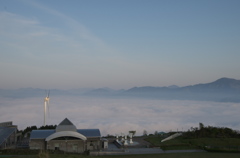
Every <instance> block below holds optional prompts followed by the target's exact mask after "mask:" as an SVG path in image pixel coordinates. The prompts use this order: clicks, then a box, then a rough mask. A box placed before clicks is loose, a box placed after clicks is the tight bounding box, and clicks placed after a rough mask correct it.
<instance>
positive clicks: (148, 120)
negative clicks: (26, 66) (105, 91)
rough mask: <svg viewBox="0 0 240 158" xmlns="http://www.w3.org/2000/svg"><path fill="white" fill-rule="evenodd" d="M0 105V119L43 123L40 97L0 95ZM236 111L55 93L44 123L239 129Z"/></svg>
mask: <svg viewBox="0 0 240 158" xmlns="http://www.w3.org/2000/svg"><path fill="white" fill-rule="evenodd" d="M0 108H1V110H0V120H1V121H10V120H12V121H13V122H14V124H17V125H19V128H20V129H23V128H26V127H27V126H30V125H37V126H41V125H42V123H43V99H42V98H25V99H14V100H11V99H7V98H1V100H0ZM239 112H240V104H236V103H216V102H198V101H165V100H143V99H106V98H105V99H104V98H89V97H63V96H61V97H60V96H58V97H57V96H55V97H52V98H51V100H50V117H49V118H48V120H47V123H48V124H59V123H60V122H61V121H62V120H63V119H64V118H65V117H67V118H69V119H70V120H71V121H72V122H73V123H74V124H75V125H76V126H77V127H78V128H99V129H100V130H101V132H102V135H107V134H113V135H114V134H120V133H121V132H124V133H127V132H128V131H129V130H136V131H137V134H138V135H141V134H142V133H143V130H147V131H148V133H154V131H167V132H168V131H170V130H188V129H190V127H196V126H198V123H199V122H202V123H204V124H205V125H212V126H224V127H230V128H233V129H237V130H239V125H240V123H239V122H238V121H236V120H238V115H239Z"/></svg>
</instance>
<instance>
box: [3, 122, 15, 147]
mask: <svg viewBox="0 0 240 158" xmlns="http://www.w3.org/2000/svg"><path fill="white" fill-rule="evenodd" d="M16 138H17V126H16V125H13V124H12V122H2V123H0V149H7V148H15V147H16V142H17V139H16Z"/></svg>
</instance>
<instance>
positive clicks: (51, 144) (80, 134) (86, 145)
mask: <svg viewBox="0 0 240 158" xmlns="http://www.w3.org/2000/svg"><path fill="white" fill-rule="evenodd" d="M102 146H103V145H102V140H101V134H100V131H99V129H77V128H76V126H75V125H73V123H72V122H71V121H69V120H68V119H67V118H65V119H64V120H63V121H62V122H61V123H60V124H59V125H58V126H57V127H56V130H33V131H32V132H31V136H30V143H29V147H30V149H42V150H46V149H47V150H62V151H64V152H72V153H82V152H84V151H86V150H100V149H102Z"/></svg>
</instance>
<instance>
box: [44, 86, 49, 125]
mask: <svg viewBox="0 0 240 158" xmlns="http://www.w3.org/2000/svg"><path fill="white" fill-rule="evenodd" d="M46 94H47V96H46V97H45V99H44V122H43V125H44V126H46V115H47V107H48V108H49V100H50V97H49V94H50V90H49V91H48V92H47V91H46ZM48 111H49V109H48Z"/></svg>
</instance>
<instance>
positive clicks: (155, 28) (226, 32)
mask: <svg viewBox="0 0 240 158" xmlns="http://www.w3.org/2000/svg"><path fill="white" fill-rule="evenodd" d="M239 7H240V1H239V0H201V1H200V0H199V1H197V0H181V1H179V0H114V1H112V0H70V1H67V0H51V1H49V0H41V1H40V0H38V1H36V0H1V1H0V73H1V80H0V88H3V89H15V88H26V87H33V88H45V89H51V88H59V89H73V88H87V87H89V88H100V87H109V88H113V89H122V88H124V89H128V88H132V87H135V86H169V85H173V84H175V85H178V86H186V85H192V84H198V83H207V82H212V81H215V80H217V79H219V78H221V77H229V78H235V79H240V74H239V73H238V72H239V67H240V62H239V59H240V53H239V50H240V29H239V28H240V16H239V15H240V9H239Z"/></svg>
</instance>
